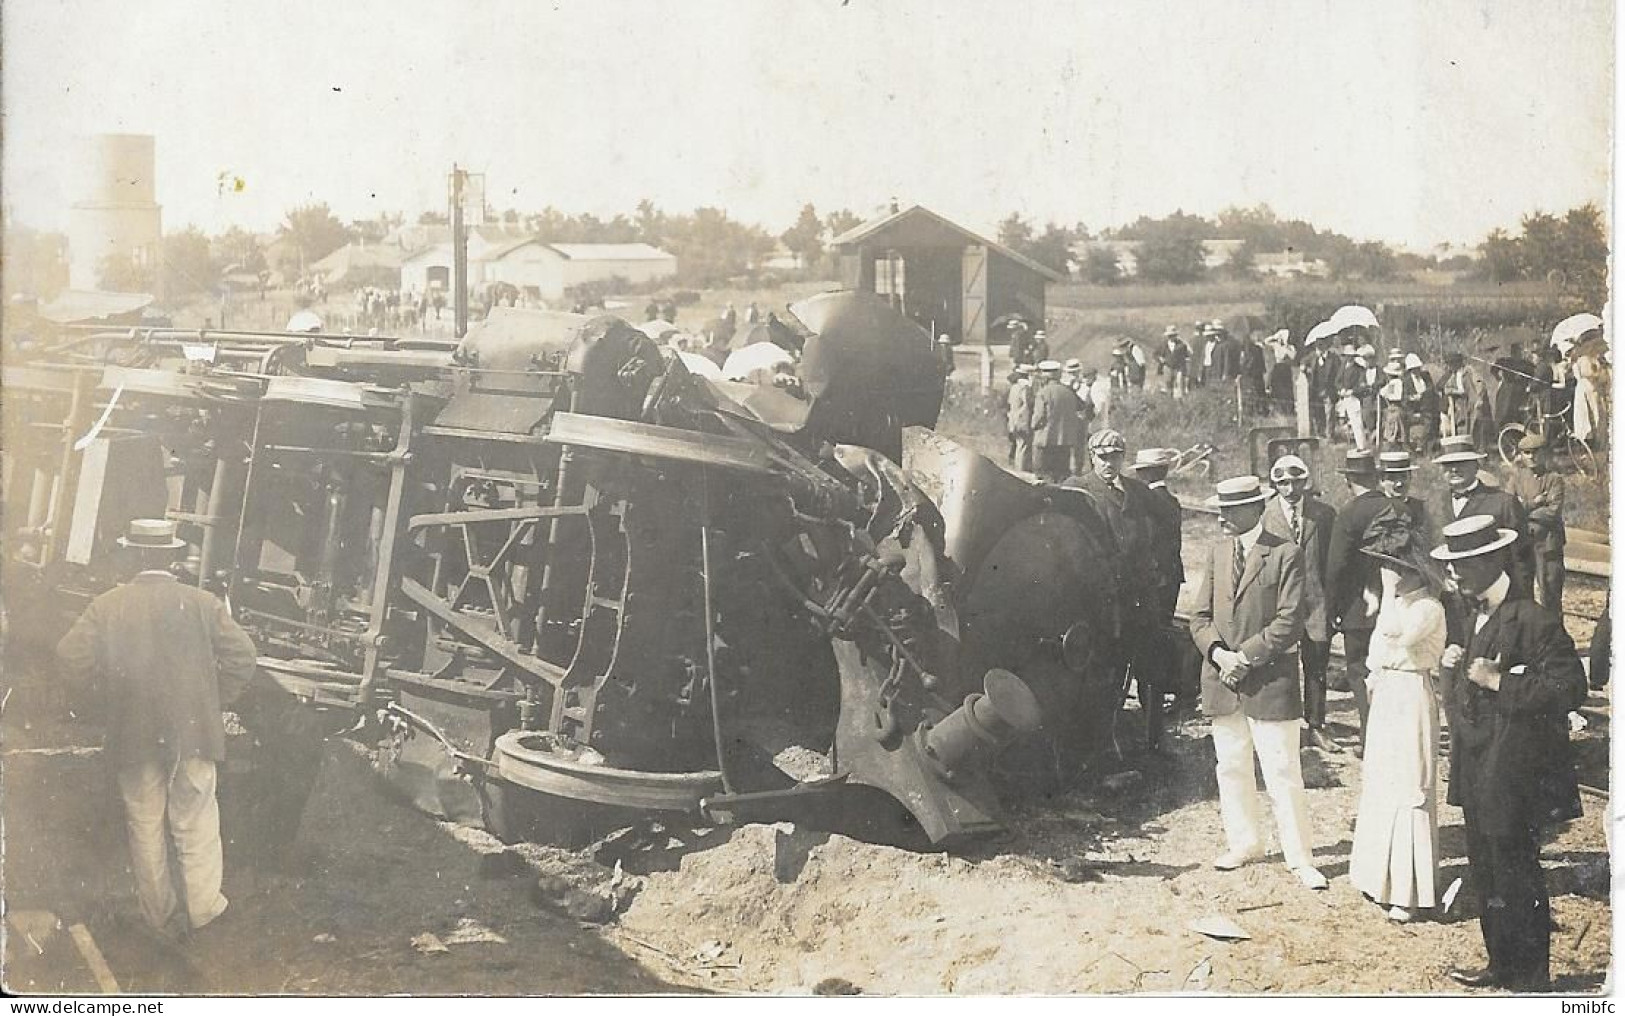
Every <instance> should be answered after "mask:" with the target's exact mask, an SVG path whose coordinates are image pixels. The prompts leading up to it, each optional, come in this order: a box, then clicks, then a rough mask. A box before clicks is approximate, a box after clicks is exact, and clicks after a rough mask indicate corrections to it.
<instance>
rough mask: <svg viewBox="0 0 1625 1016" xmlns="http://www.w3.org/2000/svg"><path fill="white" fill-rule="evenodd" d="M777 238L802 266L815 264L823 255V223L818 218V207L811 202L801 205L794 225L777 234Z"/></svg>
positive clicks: (806, 266)
mask: <svg viewBox="0 0 1625 1016" xmlns="http://www.w3.org/2000/svg"><path fill="white" fill-rule="evenodd" d="M779 239H780V240H783V241H784V245H785V246H786V247H788V248H789V249H790V253H792V254H794V255H795V256H796V263H797V264H799V265H800V266H801V267H803V268H808V267H811V266H813V265H816V264H817V263H818V261H819V259H820V258H822V257H823V256H824V224H823V223H822V222H820V221H819V219H818V209H816V208H814V207H813V206H812V205H811V204H805V205H802V206H801V214H800V215H799V216H798V217H797V218H796V223H795V225H793V226H791V227H790V228H789V229H787V230H785V231H784V232H782V233H780V234H779Z"/></svg>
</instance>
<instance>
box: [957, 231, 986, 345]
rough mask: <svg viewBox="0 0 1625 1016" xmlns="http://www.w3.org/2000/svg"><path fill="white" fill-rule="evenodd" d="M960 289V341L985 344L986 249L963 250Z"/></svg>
mask: <svg viewBox="0 0 1625 1016" xmlns="http://www.w3.org/2000/svg"><path fill="white" fill-rule="evenodd" d="M959 278H960V280H961V289H962V290H963V293H964V301H963V303H964V309H965V313H964V317H963V319H962V320H963V322H964V326H963V327H962V328H961V329H960V332H959V334H960V341H961V342H965V343H971V342H979V343H982V344H983V345H986V344H987V248H986V247H983V246H981V245H980V244H975V245H972V246H969V247H966V248H965V253H964V256H963V257H962V259H961V261H960V273H959Z"/></svg>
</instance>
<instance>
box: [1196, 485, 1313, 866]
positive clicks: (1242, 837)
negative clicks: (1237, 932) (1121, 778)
mask: <svg viewBox="0 0 1625 1016" xmlns="http://www.w3.org/2000/svg"><path fill="white" fill-rule="evenodd" d="M1216 491H1217V493H1216V496H1214V497H1211V498H1209V499H1208V501H1207V504H1208V506H1209V507H1214V508H1217V509H1218V510H1219V520H1220V526H1221V528H1222V529H1223V530H1224V533H1225V538H1224V539H1221V540H1219V541H1218V542H1216V543H1215V544H1214V545H1213V547H1212V548H1211V549H1210V550H1209V553H1208V562H1207V567H1206V569H1205V571H1204V572H1203V575H1202V583H1201V586H1200V588H1199V590H1198V592H1197V598H1196V604H1195V607H1194V609H1193V611H1192V614H1191V637H1192V638H1193V639H1195V641H1196V647H1197V649H1198V650H1199V651H1200V652H1201V654H1202V659H1203V661H1204V663H1203V666H1202V712H1203V713H1205V714H1206V715H1207V716H1208V717H1210V718H1211V720H1212V723H1213V749H1214V753H1215V755H1216V756H1217V757H1218V767H1217V769H1218V778H1219V811H1220V814H1221V815H1222V816H1223V819H1224V833H1225V839H1226V841H1227V847H1228V849H1226V851H1225V852H1224V853H1223V854H1221V855H1220V856H1219V857H1218V858H1216V859H1215V860H1214V862H1213V866H1214V867H1215V868H1218V869H1219V870H1221V871H1230V870H1233V869H1235V868H1239V867H1241V866H1242V865H1244V864H1247V863H1249V862H1251V861H1255V860H1258V859H1259V858H1261V857H1263V856H1264V851H1265V845H1266V842H1267V833H1266V831H1265V829H1264V826H1263V821H1262V815H1261V809H1260V806H1259V800H1258V783H1257V781H1256V780H1255V778H1254V776H1253V754H1254V752H1255V751H1256V752H1257V754H1258V760H1259V762H1260V763H1261V768H1262V769H1263V771H1264V786H1265V788H1266V789H1267V790H1268V792H1269V797H1270V804H1271V806H1272V808H1273V810H1274V812H1275V825H1276V829H1277V831H1278V832H1279V833H1280V839H1281V852H1282V854H1283V855H1284V856H1285V858H1286V864H1287V867H1288V868H1290V869H1292V873H1293V875H1295V876H1296V877H1297V879H1298V881H1299V882H1300V883H1302V884H1303V885H1304V886H1305V887H1306V888H1309V889H1325V888H1326V877H1325V876H1324V875H1322V874H1321V873H1320V871H1319V870H1318V869H1317V868H1316V867H1315V864H1314V857H1313V854H1312V852H1311V850H1310V846H1309V803H1308V799H1307V797H1306V795H1305V793H1304V788H1303V769H1302V766H1301V763H1300V761H1299V757H1298V737H1299V735H1298V727H1299V723H1300V721H1301V720H1302V719H1303V690H1302V687H1301V686H1300V684H1299V682H1298V652H1297V648H1298V641H1299V639H1300V638H1302V637H1303V597H1304V565H1303V556H1302V552H1301V551H1300V550H1299V548H1298V547H1297V546H1296V545H1294V544H1293V543H1292V542H1291V541H1289V540H1286V539H1283V538H1282V537H1280V536H1277V535H1276V534H1275V533H1273V532H1270V531H1268V530H1266V529H1265V528H1264V524H1263V519H1264V503H1265V500H1266V498H1267V497H1268V496H1269V495H1268V494H1267V493H1265V491H1264V489H1263V487H1262V486H1261V485H1260V484H1259V481H1258V478H1257V477H1256V476H1239V477H1236V478H1234V479H1230V480H1223V481H1221V482H1220V483H1219V484H1218V485H1217V488H1216Z"/></svg>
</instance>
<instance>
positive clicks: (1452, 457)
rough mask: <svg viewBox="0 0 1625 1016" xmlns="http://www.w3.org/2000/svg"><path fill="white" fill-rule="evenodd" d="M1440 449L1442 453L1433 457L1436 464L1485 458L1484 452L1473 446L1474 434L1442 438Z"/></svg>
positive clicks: (1476, 460)
mask: <svg viewBox="0 0 1625 1016" xmlns="http://www.w3.org/2000/svg"><path fill="white" fill-rule="evenodd" d="M1439 449H1440V451H1441V454H1439V455H1436V456H1434V457H1433V464H1434V465H1436V466H1442V465H1445V464H1446V463H1449V462H1481V461H1483V459H1484V453H1483V452H1481V451H1479V450H1478V449H1477V448H1476V447H1474V446H1473V439H1472V436H1471V435H1468V434H1453V435H1451V436H1450V437H1442V438H1440V439H1439Z"/></svg>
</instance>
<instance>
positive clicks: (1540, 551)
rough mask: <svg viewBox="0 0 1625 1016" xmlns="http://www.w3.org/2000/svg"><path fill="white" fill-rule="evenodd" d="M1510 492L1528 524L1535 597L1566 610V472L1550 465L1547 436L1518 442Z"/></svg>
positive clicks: (1550, 607) (1555, 608)
mask: <svg viewBox="0 0 1625 1016" xmlns="http://www.w3.org/2000/svg"><path fill="white" fill-rule="evenodd" d="M1507 493H1509V494H1511V495H1512V496H1513V497H1515V498H1517V499H1518V503H1519V505H1520V506H1521V507H1522V508H1523V510H1524V518H1525V519H1526V520H1527V521H1528V524H1529V548H1530V551H1531V556H1532V557H1533V558H1534V561H1533V570H1534V577H1535V599H1536V601H1538V602H1539V603H1540V605H1541V606H1543V607H1545V608H1546V609H1547V610H1550V611H1554V612H1556V613H1558V614H1561V613H1562V612H1563V585H1564V580H1565V579H1566V578H1567V576H1568V572H1567V570H1566V569H1565V568H1564V566H1563V547H1564V545H1565V544H1566V543H1567V542H1568V530H1567V528H1566V527H1565V526H1564V524H1563V493H1564V492H1563V475H1562V474H1561V473H1559V472H1558V471H1557V470H1555V469H1553V468H1552V466H1551V457H1550V454H1549V452H1548V449H1547V447H1546V439H1545V438H1544V437H1542V436H1541V435H1539V434H1528V435H1525V436H1524V438H1523V440H1521V441H1519V442H1518V461H1517V464H1516V465H1514V466H1513V467H1512V480H1511V482H1510V483H1508V484H1507Z"/></svg>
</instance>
